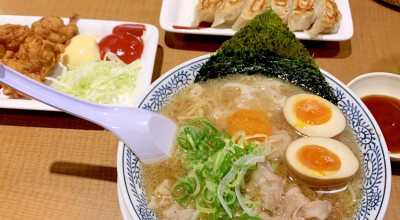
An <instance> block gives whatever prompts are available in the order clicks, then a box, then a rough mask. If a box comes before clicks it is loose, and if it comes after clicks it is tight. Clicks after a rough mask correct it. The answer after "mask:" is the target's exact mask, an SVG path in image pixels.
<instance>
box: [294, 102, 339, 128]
mask: <svg viewBox="0 0 400 220" xmlns="http://www.w3.org/2000/svg"><path fill="white" fill-rule="evenodd" d="M294 112H295V114H296V116H297V118H298V119H300V120H301V121H302V122H305V123H307V124H310V125H321V124H324V123H326V122H328V121H329V119H330V118H331V117H332V110H331V109H330V108H329V106H326V105H324V103H322V102H320V101H318V100H315V99H301V100H299V101H297V102H296V103H295V105H294Z"/></svg>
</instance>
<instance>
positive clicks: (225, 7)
mask: <svg viewBox="0 0 400 220" xmlns="http://www.w3.org/2000/svg"><path fill="white" fill-rule="evenodd" d="M247 1H248V0H224V1H223V2H222V4H220V5H219V7H218V8H217V10H216V11H215V14H214V22H213V23H212V25H211V27H216V26H218V25H221V24H224V23H229V22H234V21H236V19H237V18H238V17H239V15H240V13H241V12H242V10H243V8H244V6H245V5H246V3H247Z"/></svg>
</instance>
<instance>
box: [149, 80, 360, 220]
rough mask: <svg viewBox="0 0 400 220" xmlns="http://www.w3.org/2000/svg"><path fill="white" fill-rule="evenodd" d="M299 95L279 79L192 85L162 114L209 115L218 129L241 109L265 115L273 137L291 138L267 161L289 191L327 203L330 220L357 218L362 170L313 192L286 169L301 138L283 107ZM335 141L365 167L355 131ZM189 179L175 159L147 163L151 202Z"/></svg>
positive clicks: (178, 117)
mask: <svg viewBox="0 0 400 220" xmlns="http://www.w3.org/2000/svg"><path fill="white" fill-rule="evenodd" d="M298 93H304V91H303V90H302V89H300V88H299V87H296V86H294V85H292V84H288V83H284V82H282V81H281V80H278V79H271V78H266V77H263V76H258V75H252V76H247V75H238V76H231V77H225V78H223V79H215V80H209V81H207V82H203V83H201V84H193V85H190V86H188V87H187V88H186V89H185V90H184V91H182V92H180V93H179V94H177V95H175V96H174V97H173V98H171V100H169V101H168V102H167V103H166V105H165V106H164V107H163V108H162V109H161V110H160V112H161V113H162V114H164V115H166V116H168V117H169V118H171V119H173V120H174V121H175V122H177V123H178V124H179V125H183V124H186V123H188V122H189V120H190V119H193V118H197V117H203V116H205V117H207V118H209V119H211V120H212V121H213V122H214V123H215V124H216V125H217V127H218V129H225V128H226V125H227V117H228V116H229V115H231V114H232V113H233V112H234V111H236V110H237V109H257V110H262V111H264V112H265V113H266V114H267V115H268V116H269V118H270V120H271V122H272V125H273V133H275V134H279V133H284V134H285V135H286V136H287V139H288V140H283V141H281V142H278V143H280V145H281V146H275V145H273V146H274V148H273V149H272V153H271V154H270V155H268V156H267V160H269V161H274V163H276V164H279V166H278V169H277V173H276V174H277V175H279V176H281V177H282V178H283V179H285V182H286V184H287V185H288V186H289V185H292V184H295V185H298V186H299V188H300V189H301V191H302V193H303V194H304V195H305V196H306V197H307V198H309V199H310V200H316V199H320V200H328V201H329V202H330V203H331V205H332V211H331V213H330V215H329V218H328V219H352V217H353V216H354V214H355V211H356V209H357V205H358V204H359V200H360V198H361V188H362V186H361V180H362V171H361V170H362V169H359V171H358V172H357V174H356V176H355V177H354V178H352V180H351V181H350V182H348V183H347V184H346V186H340V187H336V188H311V187H308V186H306V185H304V184H302V183H300V182H298V181H297V180H296V179H293V178H291V176H290V174H289V173H288V171H287V169H286V167H285V162H284V152H285V149H286V147H287V146H288V144H289V143H290V142H291V141H293V140H295V139H298V138H300V137H301V135H300V134H298V133H297V132H296V131H295V129H293V128H292V127H291V126H290V125H289V124H288V123H287V122H286V120H285V118H284V115H283V112H282V107H283V104H284V102H285V100H286V98H287V97H289V96H291V95H294V94H298ZM334 139H337V140H339V141H341V142H343V143H344V144H346V145H347V146H348V147H349V148H350V149H351V150H352V151H353V152H354V154H355V155H356V157H357V158H358V159H359V162H360V167H362V159H361V158H362V156H361V152H360V150H359V149H358V145H357V142H356V140H355V139H354V135H353V134H352V131H351V129H350V127H349V126H347V128H346V129H345V131H344V132H342V133H341V134H340V135H338V136H336V137H334ZM184 174H185V171H184V170H183V169H182V167H181V162H180V160H179V158H178V157H176V156H174V157H172V158H170V159H168V160H167V161H162V162H159V163H155V164H142V179H143V182H144V186H145V190H146V193H147V196H148V198H150V197H151V195H152V194H153V192H154V190H155V189H156V187H157V186H159V185H160V184H161V183H162V182H163V181H164V180H165V179H168V180H169V181H170V182H171V183H172V185H173V184H175V183H176V182H177V178H176V177H177V176H183V175H184ZM247 176H250V175H247ZM155 211H156V214H157V216H161V212H162V210H159V209H156V210H155Z"/></svg>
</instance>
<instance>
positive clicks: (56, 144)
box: [0, 0, 400, 219]
mask: <svg viewBox="0 0 400 220" xmlns="http://www.w3.org/2000/svg"><path fill="white" fill-rule="evenodd" d="M161 3H162V1H161V0H135V1H132V0H117V1H115V0H85V1H81V0H69V1H57V0H30V1H22V0H12V1H10V0H0V5H1V8H0V14H8V15H36V16H46V15H57V16H60V17H68V16H70V15H71V14H73V13H74V12H76V13H78V14H79V15H80V18H88V19H102V20H118V21H135V22H144V23H150V24H154V25H155V26H156V27H158V29H159V31H160V37H159V43H158V49H157V54H156V61H155V68H154V73H153V80H154V79H156V78H157V77H159V76H160V75H162V74H163V73H165V72H166V71H168V70H169V69H171V68H173V67H175V66H176V65H178V64H180V63H182V62H184V61H186V60H189V59H191V58H195V57H197V56H200V55H203V54H206V53H210V52H213V51H215V50H216V49H217V48H218V47H219V46H220V45H221V43H222V42H223V41H224V40H226V38H224V37H211V36H195V35H184V34H174V33H169V32H165V31H164V30H162V29H161V28H160V25H159V14H160V9H161ZM350 7H351V12H352V18H353V23H354V35H353V37H352V38H351V40H348V41H344V42H312V41H307V42H304V43H305V45H306V47H307V49H308V50H309V51H310V52H311V53H313V54H314V57H315V60H316V62H317V64H318V65H319V66H320V67H321V68H323V69H325V70H326V71H328V72H329V73H331V74H333V75H334V76H336V77H337V78H338V79H340V80H342V81H343V82H344V83H348V82H349V81H350V80H351V79H353V78H354V77H356V76H358V75H361V74H363V73H367V72H392V73H400V41H399V36H400V13H399V12H400V8H396V7H393V6H390V5H388V4H386V3H383V2H380V1H373V0H357V1H356V0H351V1H350ZM0 23H1V21H0ZM117 145H118V139H117V138H116V137H115V136H114V135H113V134H112V133H110V132H108V131H105V130H104V129H102V128H100V127H98V126H96V125H94V124H92V123H90V122H86V121H84V120H81V119H78V118H75V117H73V116H70V115H68V114H65V113H60V112H40V111H24V110H10V109H1V110H0V219H122V215H121V212H120V208H119V205H118V197H117V168H116V158H117V147H118V146H117ZM392 173H393V174H392V190H391V196H390V202H389V207H388V209H387V213H386V216H385V219H400V211H399V210H398V204H399V203H400V193H398V191H400V164H399V163H395V162H392Z"/></svg>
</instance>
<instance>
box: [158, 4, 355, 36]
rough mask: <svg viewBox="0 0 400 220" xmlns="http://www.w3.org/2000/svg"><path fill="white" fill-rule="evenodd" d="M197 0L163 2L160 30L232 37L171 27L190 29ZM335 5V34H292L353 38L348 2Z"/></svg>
mask: <svg viewBox="0 0 400 220" xmlns="http://www.w3.org/2000/svg"><path fill="white" fill-rule="evenodd" d="M197 2H198V0H163V3H162V6H161V14H160V26H161V28H162V29H164V30H166V31H169V32H173V33H185V34H203V35H220V36H232V35H234V34H235V31H234V30H232V29H231V28H201V29H176V28H174V27H173V26H174V25H177V26H185V27H190V26H191V24H192V21H193V20H194V16H195V8H196V5H197ZM336 4H337V5H338V8H339V10H340V12H341V13H342V21H341V24H340V27H339V30H338V32H337V33H335V34H320V35H318V36H317V37H315V38H310V36H309V35H307V34H306V33H304V32H294V34H295V35H296V37H297V38H298V39H301V40H319V41H345V40H349V39H350V38H351V37H352V36H353V32H354V30H353V19H352V17H351V11H350V5H349V0H336Z"/></svg>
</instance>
